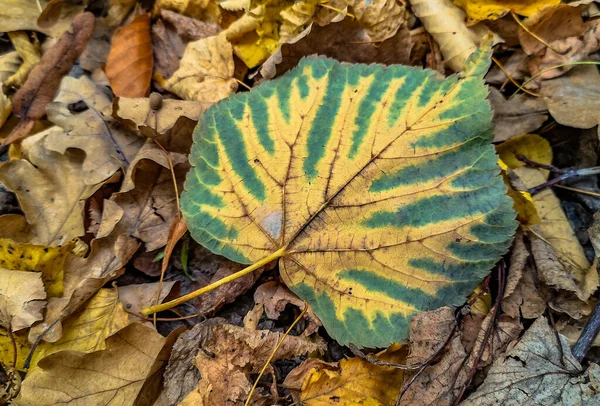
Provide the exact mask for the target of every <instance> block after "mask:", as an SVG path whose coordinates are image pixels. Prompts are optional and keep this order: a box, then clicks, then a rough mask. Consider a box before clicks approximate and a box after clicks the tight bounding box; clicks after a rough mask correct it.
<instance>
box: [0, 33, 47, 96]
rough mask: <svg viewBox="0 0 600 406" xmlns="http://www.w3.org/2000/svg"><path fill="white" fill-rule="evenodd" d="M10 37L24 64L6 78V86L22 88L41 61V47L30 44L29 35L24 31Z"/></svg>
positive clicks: (11, 34) (10, 34)
mask: <svg viewBox="0 0 600 406" xmlns="http://www.w3.org/2000/svg"><path fill="white" fill-rule="evenodd" d="M8 36H9V38H10V41H11V42H12V44H13V46H14V47H15V49H16V50H17V53H18V55H19V57H20V58H21V60H22V63H21V65H20V66H19V69H18V70H16V71H15V72H14V74H12V75H11V76H10V77H8V78H6V86H8V87H21V86H22V85H23V83H25V81H26V79H27V76H28V75H29V72H31V70H32V69H33V67H34V66H35V65H37V64H38V62H39V61H40V52H39V49H38V48H39V47H36V46H34V45H33V44H32V43H31V42H30V40H29V36H28V35H27V33H25V32H23V31H16V32H10V33H8Z"/></svg>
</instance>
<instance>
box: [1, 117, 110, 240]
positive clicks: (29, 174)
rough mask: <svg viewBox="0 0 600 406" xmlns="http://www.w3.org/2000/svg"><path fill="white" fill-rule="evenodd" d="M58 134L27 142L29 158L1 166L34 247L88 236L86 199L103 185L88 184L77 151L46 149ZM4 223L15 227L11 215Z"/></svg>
mask: <svg viewBox="0 0 600 406" xmlns="http://www.w3.org/2000/svg"><path fill="white" fill-rule="evenodd" d="M54 131H56V127H52V128H51V129H49V130H48V131H46V132H44V133H40V134H38V135H36V136H35V138H33V137H32V138H30V139H28V140H26V141H27V142H28V144H32V145H31V146H29V147H27V148H26V149H25V146H24V149H25V151H24V153H25V157H26V158H27V159H18V160H13V161H10V162H7V163H6V164H4V165H2V166H1V167H0V182H1V183H2V184H3V185H4V186H5V187H6V188H7V189H9V190H12V191H14V192H15V193H16V195H17V197H18V199H19V203H20V206H21V208H22V209H23V212H24V213H25V217H26V218H27V221H28V223H29V229H28V231H27V234H26V235H27V237H25V238H23V241H27V242H29V243H31V244H38V245H49V246H56V245H62V244H65V243H67V242H68V241H70V240H72V239H73V238H75V237H79V236H82V235H84V234H85V229H84V225H83V210H84V205H85V199H87V198H88V197H90V196H91V195H92V194H93V193H94V192H95V191H96V190H98V188H99V187H100V186H102V185H101V184H94V185H89V184H87V183H86V179H85V178H83V176H82V175H83V174H84V172H83V170H82V169H83V167H82V164H83V162H82V161H83V157H82V154H78V153H77V151H73V150H69V151H65V153H64V154H60V153H58V152H54V151H51V150H49V149H48V148H47V147H46V143H47V140H48V137H49V134H51V133H52V132H54ZM25 145H27V144H25ZM3 222H4V224H6V226H5V227H9V229H10V228H11V226H12V224H11V216H10V215H6V216H2V217H0V225H2V224H3ZM15 231H16V230H15Z"/></svg>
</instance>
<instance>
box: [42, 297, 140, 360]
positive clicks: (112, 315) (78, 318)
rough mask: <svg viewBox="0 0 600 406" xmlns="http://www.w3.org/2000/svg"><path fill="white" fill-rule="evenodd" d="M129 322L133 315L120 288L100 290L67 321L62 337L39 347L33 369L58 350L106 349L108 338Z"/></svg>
mask: <svg viewBox="0 0 600 406" xmlns="http://www.w3.org/2000/svg"><path fill="white" fill-rule="evenodd" d="M129 324H130V321H129V315H128V313H127V312H126V311H125V308H124V307H123V303H121V302H120V301H119V292H118V291H117V289H100V290H99V291H98V293H96V294H95V295H94V296H93V297H92V298H91V299H90V300H89V301H88V302H87V303H86V304H85V306H84V307H83V308H81V309H80V310H79V311H78V312H77V313H75V314H73V315H71V316H70V317H69V318H68V319H67V320H65V322H64V323H63V324H62V333H63V334H62V337H61V338H60V340H58V341H56V342H54V343H49V342H42V344H40V345H39V346H38V347H37V349H36V351H35V354H34V356H33V359H32V361H31V368H33V367H34V366H35V365H36V364H37V363H38V362H39V360H41V359H42V358H44V357H46V356H48V355H50V354H53V353H55V352H58V351H65V350H71V351H78V352H83V353H91V352H94V351H100V350H104V349H106V339H107V338H108V337H110V336H112V335H113V334H115V333H116V332H117V331H119V330H121V329H122V328H124V327H126V326H127V325H129Z"/></svg>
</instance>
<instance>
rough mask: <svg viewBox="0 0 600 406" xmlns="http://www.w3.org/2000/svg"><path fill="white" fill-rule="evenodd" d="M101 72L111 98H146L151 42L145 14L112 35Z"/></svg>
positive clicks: (150, 77)
mask: <svg viewBox="0 0 600 406" xmlns="http://www.w3.org/2000/svg"><path fill="white" fill-rule="evenodd" d="M105 71H106V76H107V77H108V80H109V81H110V86H111V87H112V89H113V92H114V93H115V95H117V96H120V97H144V96H148V93H150V81H151V80H152V41H151V39H150V16H149V15H148V14H147V13H144V14H140V15H139V16H137V17H136V18H135V19H134V20H133V21H132V22H131V23H130V24H128V25H126V26H124V27H122V28H119V29H118V30H117V31H116V32H115V34H114V35H113V37H112V43H111V47H110V53H109V54H108V57H107V59H106V68H105Z"/></svg>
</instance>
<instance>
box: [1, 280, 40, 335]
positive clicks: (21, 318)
mask: <svg viewBox="0 0 600 406" xmlns="http://www.w3.org/2000/svg"><path fill="white" fill-rule="evenodd" d="M45 298H46V292H45V291H44V284H43V283H42V275H41V274H40V273H39V272H21V271H9V270H6V269H0V326H2V327H5V328H7V329H8V328H9V327H10V329H11V330H12V331H18V330H21V329H24V328H28V327H30V326H31V325H32V324H33V323H34V322H36V321H37V320H41V319H42V309H43V308H44V306H45V305H46V301H45V300H44V299H45Z"/></svg>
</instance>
